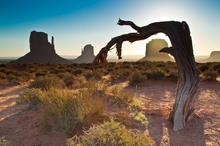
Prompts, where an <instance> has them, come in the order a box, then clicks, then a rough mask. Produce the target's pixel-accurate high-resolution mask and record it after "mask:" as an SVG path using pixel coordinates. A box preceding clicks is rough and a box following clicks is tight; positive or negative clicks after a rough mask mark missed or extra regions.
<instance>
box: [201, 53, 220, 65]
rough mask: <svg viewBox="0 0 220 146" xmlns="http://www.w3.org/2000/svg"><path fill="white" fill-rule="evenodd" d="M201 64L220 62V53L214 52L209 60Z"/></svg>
mask: <svg viewBox="0 0 220 146" xmlns="http://www.w3.org/2000/svg"><path fill="white" fill-rule="evenodd" d="M200 62H220V51H213V52H211V54H210V57H209V58H208V59H205V60H202V61H200Z"/></svg>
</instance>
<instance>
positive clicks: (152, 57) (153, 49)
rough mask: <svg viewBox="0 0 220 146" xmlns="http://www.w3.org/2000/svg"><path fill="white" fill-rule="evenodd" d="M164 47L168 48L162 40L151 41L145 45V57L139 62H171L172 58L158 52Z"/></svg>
mask: <svg viewBox="0 0 220 146" xmlns="http://www.w3.org/2000/svg"><path fill="white" fill-rule="evenodd" d="M164 47H168V44H167V42H166V41H165V40H164V39H152V40H151V41H150V42H149V43H147V44H146V53H145V57H144V58H142V59H141V60H140V61H164V62H167V61H171V60H172V58H171V57H170V56H169V55H168V54H167V53H161V52H159V51H160V50H161V49H162V48H164Z"/></svg>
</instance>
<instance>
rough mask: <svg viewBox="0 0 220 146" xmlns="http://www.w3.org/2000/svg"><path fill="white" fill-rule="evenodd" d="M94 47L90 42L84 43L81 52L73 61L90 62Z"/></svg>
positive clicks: (92, 57) (93, 56)
mask: <svg viewBox="0 0 220 146" xmlns="http://www.w3.org/2000/svg"><path fill="white" fill-rule="evenodd" d="M94 58H95V55H94V48H93V46H92V45H91V44H88V45H86V46H85V47H84V48H83V49H82V54H81V55H80V56H79V57H77V58H76V59H75V60H73V61H72V62H73V63H92V61H93V60H94Z"/></svg>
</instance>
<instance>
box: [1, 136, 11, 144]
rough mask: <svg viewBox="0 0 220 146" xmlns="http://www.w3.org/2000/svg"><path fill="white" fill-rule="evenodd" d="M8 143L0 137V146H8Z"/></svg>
mask: <svg viewBox="0 0 220 146" xmlns="http://www.w3.org/2000/svg"><path fill="white" fill-rule="evenodd" d="M9 145H10V142H9V141H8V140H6V139H5V137H4V136H3V137H0V146H9Z"/></svg>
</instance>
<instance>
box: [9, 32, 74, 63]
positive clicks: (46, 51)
mask: <svg viewBox="0 0 220 146" xmlns="http://www.w3.org/2000/svg"><path fill="white" fill-rule="evenodd" d="M29 42H30V52H29V53H27V54H26V55H24V56H22V57H20V58H18V59H17V60H15V61H12V62H10V63H13V64H15V63H50V64H71V62H70V61H68V60H66V59H64V58H62V57H60V56H59V55H57V54H56V51H55V46H54V37H52V38H51V43H50V42H48V35H47V34H46V33H44V32H37V31H32V32H31V34H30V40H29Z"/></svg>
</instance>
